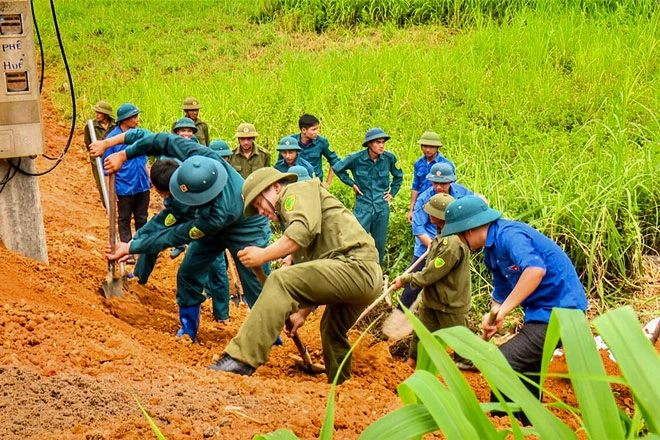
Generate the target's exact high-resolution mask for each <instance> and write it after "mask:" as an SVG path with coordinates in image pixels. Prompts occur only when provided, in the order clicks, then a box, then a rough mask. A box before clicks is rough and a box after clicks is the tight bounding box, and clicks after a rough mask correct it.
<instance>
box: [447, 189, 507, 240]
mask: <svg viewBox="0 0 660 440" xmlns="http://www.w3.org/2000/svg"><path fill="white" fill-rule="evenodd" d="M500 217H502V213H501V212H500V211H497V210H495V209H493V208H490V207H489V206H488V204H487V203H486V202H485V201H484V200H482V199H481V198H480V197H477V196H465V197H461V198H460V199H456V200H454V201H453V202H451V203H450V204H449V206H447V209H445V227H444V228H443V229H442V236H443V237H446V236H448V235H454V234H458V233H459V232H464V231H469V230H470V229H474V228H478V227H479V226H483V225H485V224H487V223H490V222H494V221H495V220H497V219H498V218H500Z"/></svg>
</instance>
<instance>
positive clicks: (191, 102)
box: [181, 96, 202, 110]
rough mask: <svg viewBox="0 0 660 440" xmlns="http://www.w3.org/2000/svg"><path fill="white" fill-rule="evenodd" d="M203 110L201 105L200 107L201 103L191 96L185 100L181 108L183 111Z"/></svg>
mask: <svg viewBox="0 0 660 440" xmlns="http://www.w3.org/2000/svg"><path fill="white" fill-rule="evenodd" d="M200 108H202V106H201V105H199V101H198V100H197V98H195V97H192V96H189V97H187V98H186V99H184V100H183V105H182V106H181V110H199V109H200Z"/></svg>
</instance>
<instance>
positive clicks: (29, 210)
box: [0, 157, 48, 267]
mask: <svg viewBox="0 0 660 440" xmlns="http://www.w3.org/2000/svg"><path fill="white" fill-rule="evenodd" d="M13 161H14V163H16V159H13ZM21 168H22V169H24V170H26V171H29V172H34V170H35V167H34V160H33V159H30V158H29V157H23V158H22V159H21ZM9 170H10V165H9V164H8V163H7V162H6V161H4V160H0V178H3V177H4V176H6V175H7V172H8V171H9ZM12 172H13V171H12ZM0 240H2V242H3V243H4V245H5V247H6V248H7V249H9V250H11V251H14V252H18V253H21V254H23V255H25V256H26V257H29V258H32V259H33V260H39V261H45V262H48V249H47V248H46V233H45V231H44V219H43V215H42V213H41V198H40V196H39V185H38V182H37V177H31V176H26V175H25V174H23V173H20V172H19V173H17V174H16V176H14V178H13V179H11V181H9V182H8V183H7V184H6V185H5V187H4V189H3V190H2V192H1V193H0ZM0 267H2V263H0Z"/></svg>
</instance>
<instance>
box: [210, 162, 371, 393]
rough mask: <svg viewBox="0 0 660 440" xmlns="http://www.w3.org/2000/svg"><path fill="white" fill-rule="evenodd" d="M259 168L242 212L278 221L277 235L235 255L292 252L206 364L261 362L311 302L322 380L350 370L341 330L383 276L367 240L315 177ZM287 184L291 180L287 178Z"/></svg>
mask: <svg viewBox="0 0 660 440" xmlns="http://www.w3.org/2000/svg"><path fill="white" fill-rule="evenodd" d="M297 178H298V176H297V175H296V174H293V173H282V172H280V171H278V170H276V169H274V168H262V169H259V170H257V171H255V172H254V173H252V174H251V175H250V176H249V177H248V178H247V180H246V181H245V186H244V187H243V197H244V199H245V209H244V212H245V215H247V216H254V215H256V214H257V213H259V214H261V215H262V216H264V217H267V218H269V219H270V220H272V221H277V222H280V223H281V224H282V230H283V231H284V232H283V234H282V237H281V238H280V239H278V240H277V241H275V242H274V243H273V244H271V245H270V246H268V247H266V248H261V247H255V246H249V247H247V248H245V249H243V250H242V251H240V252H239V253H238V258H240V261H241V263H243V264H244V265H245V266H247V267H258V266H263V265H264V264H266V263H268V262H269V261H273V260H277V259H279V258H283V257H286V256H287V255H290V254H293V257H294V261H295V263H296V264H295V265H293V266H288V267H283V268H281V269H278V270H276V271H274V272H273V274H272V275H271V276H270V277H269V278H268V279H267V280H266V282H265V284H264V287H263V291H262V292H261V296H260V297H259V300H258V301H257V303H256V304H255V305H254V308H253V309H252V310H251V311H250V314H249V315H248V317H247V319H246V320H245V322H244V323H243V326H242V327H241V329H240V330H239V332H238V334H237V335H236V337H235V338H234V339H232V340H231V342H230V343H229V345H228V346H227V348H226V349H225V353H224V354H223V356H222V358H221V359H220V360H218V361H217V362H215V363H214V364H213V365H211V366H210V367H209V368H210V369H212V370H218V371H227V372H231V373H236V374H242V375H247V376H249V375H251V374H252V373H253V372H254V371H255V369H256V368H257V367H259V366H260V365H262V364H264V363H265V362H266V361H267V360H268V353H269V352H270V349H271V345H272V343H273V340H274V339H275V338H276V337H277V335H279V333H280V331H281V330H282V327H283V326H284V324H285V321H287V318H288V319H289V322H288V323H287V329H286V331H287V334H289V336H291V335H293V334H295V332H296V330H297V329H298V328H300V327H301V326H302V325H303V323H304V322H305V318H306V317H307V315H309V313H310V312H311V311H312V309H313V307H314V306H316V305H326V308H325V312H324V314H323V318H322V319H321V341H322V344H323V358H324V361H325V366H326V371H327V374H328V382H332V380H333V379H334V377H335V375H337V374H338V375H339V379H338V383H342V382H344V381H345V380H347V379H348V378H349V377H350V375H351V363H350V359H349V360H348V361H347V362H346V364H345V368H344V369H343V370H342V371H341V372H338V369H339V364H340V363H341V362H342V360H343V358H344V356H346V354H347V353H348V351H349V349H350V343H349V340H348V336H347V332H348V329H349V328H350V327H351V326H352V325H353V323H354V322H355V320H356V319H357V318H358V316H359V315H360V313H361V312H362V311H363V310H364V309H365V308H366V307H367V306H368V305H369V304H370V303H371V302H372V301H373V300H374V299H375V298H377V297H378V294H379V293H380V290H381V287H382V283H383V275H382V271H381V268H380V265H379V263H378V261H379V260H378V251H377V250H376V246H375V244H374V240H373V238H371V236H369V235H368V234H367V233H366V232H365V231H364V229H363V228H362V227H361V226H360V224H359V223H358V221H357V219H356V218H355V216H354V215H353V214H352V213H351V212H350V211H349V210H348V209H346V208H345V207H344V205H342V203H341V202H340V201H339V200H337V199H336V198H335V197H334V196H333V195H332V194H330V193H329V192H328V191H327V190H326V189H325V188H323V186H322V185H321V182H320V181H319V180H318V179H313V180H307V181H304V182H296V180H297ZM294 182H295V183H294Z"/></svg>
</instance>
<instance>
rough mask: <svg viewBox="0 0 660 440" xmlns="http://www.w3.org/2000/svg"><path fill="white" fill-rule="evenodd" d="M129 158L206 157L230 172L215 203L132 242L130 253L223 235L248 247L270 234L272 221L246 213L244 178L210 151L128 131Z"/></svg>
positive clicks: (171, 137)
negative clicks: (243, 193)
mask: <svg viewBox="0 0 660 440" xmlns="http://www.w3.org/2000/svg"><path fill="white" fill-rule="evenodd" d="M125 143H126V144H132V145H129V146H128V147H127V148H126V150H125V151H126V156H127V157H128V158H129V159H132V158H134V157H137V156H140V155H150V156H161V155H165V156H169V157H174V158H177V159H179V160H181V161H184V160H186V159H187V158H188V157H191V156H206V157H210V158H212V159H215V160H217V161H218V162H219V163H220V164H221V166H222V167H223V168H224V169H225V171H226V172H227V183H226V184H225V187H224V188H223V190H222V192H221V193H220V194H219V195H218V196H217V197H216V198H215V199H213V200H212V201H210V202H209V203H206V204H204V205H201V206H196V207H195V210H196V211H195V216H194V218H193V219H192V220H189V221H185V222H182V223H177V224H174V225H172V226H171V227H169V228H167V230H165V231H163V232H162V233H160V234H157V235H154V236H150V237H143V238H141V239H140V240H133V242H132V243H131V249H130V250H131V253H151V252H159V251H161V250H163V249H166V248H168V247H174V246H178V245H180V244H184V243H187V242H190V241H191V240H197V239H201V238H204V237H211V236H215V235H217V234H222V237H223V239H225V240H231V241H234V242H239V243H243V244H245V245H249V244H254V243H256V242H261V241H263V239H264V237H265V236H269V235H270V222H269V221H268V219H266V218H265V217H263V216H255V217H246V216H245V215H244V214H243V198H242V196H241V190H242V189H243V178H241V176H240V175H239V174H238V173H237V172H236V171H235V170H234V169H233V168H232V167H231V166H230V165H229V164H228V163H227V162H226V161H225V160H224V159H222V158H221V157H220V156H218V155H217V154H216V153H215V152H214V151H213V150H211V149H210V148H207V147H204V146H201V145H199V144H198V143H196V142H194V141H191V140H188V139H185V138H182V137H180V136H176V135H173V134H171V133H159V134H156V135H153V134H148V132H145V131H143V130H140V129H137V130H129V131H127V132H126V138H125Z"/></svg>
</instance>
